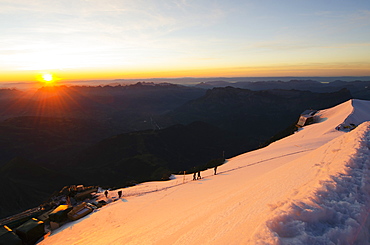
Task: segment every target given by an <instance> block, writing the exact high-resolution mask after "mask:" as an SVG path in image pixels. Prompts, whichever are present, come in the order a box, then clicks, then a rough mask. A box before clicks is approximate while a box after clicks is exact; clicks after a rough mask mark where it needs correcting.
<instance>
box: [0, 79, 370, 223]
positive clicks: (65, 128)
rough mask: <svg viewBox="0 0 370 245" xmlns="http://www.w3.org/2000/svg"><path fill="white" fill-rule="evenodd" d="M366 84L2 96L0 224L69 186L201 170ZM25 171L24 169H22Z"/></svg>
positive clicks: (61, 90) (139, 87)
mask: <svg viewBox="0 0 370 245" xmlns="http://www.w3.org/2000/svg"><path fill="white" fill-rule="evenodd" d="M368 83H369V82H348V83H347V82H345V83H343V82H336V83H335V84H337V85H338V86H337V85H336V86H334V87H336V88H338V90H335V91H334V92H325V93H318V92H312V91H309V90H310V89H303V88H304V87H305V88H307V87H308V88H309V87H310V86H309V84H313V85H312V88H311V90H314V89H316V87H315V86H321V85H318V84H317V82H312V81H309V82H307V81H302V83H301V84H300V83H299V82H297V81H292V82H288V83H286V84H284V83H282V82H276V86H278V85H279V86H280V85H281V84H282V86H288V85H289V84H291V85H292V84H300V85H301V87H302V90H298V89H296V88H295V89H288V90H282V89H269V90H258V89H256V90H255V91H253V90H250V89H244V88H235V87H231V86H226V87H215V88H212V89H209V90H207V89H204V88H202V87H199V86H198V87H188V86H182V85H174V84H168V83H164V84H153V83H137V84H134V85H130V86H121V85H117V86H99V87H84V86H72V87H67V86H61V87H54V88H41V89H39V90H38V91H36V93H32V94H30V93H27V92H22V91H19V90H13V89H1V90H0V95H1V96H0V110H1V113H0V118H1V120H2V121H1V122H0V179H1V180H2V181H0V183H1V185H0V187H1V188H2V189H3V190H5V191H4V195H3V196H4V197H6V198H4V199H2V200H5V201H4V202H7V203H16V204H17V205H14V206H11V205H8V204H6V205H5V204H4V206H3V204H0V205H1V206H2V207H6V208H5V209H4V208H3V209H2V210H0V211H1V213H0V217H4V216H6V215H9V214H12V213H14V212H18V211H19V210H20V209H22V208H29V207H32V206H33V205H35V203H36V201H27V200H28V199H27V198H29V196H30V195H31V196H33V195H34V196H35V197H38V198H36V199H37V200H41V199H42V198H47V197H48V193H49V194H51V193H52V190H55V188H59V187H60V186H63V185H66V184H70V183H72V182H74V184H94V185H105V186H111V187H113V186H116V187H119V186H124V185H129V184H133V183H137V182H141V181H146V180H159V179H163V178H164V179H165V178H168V176H169V174H170V173H174V172H176V173H177V172H180V171H185V170H186V171H194V170H196V169H201V168H205V167H206V166H210V164H214V163H215V161H214V160H215V159H216V160H217V159H220V158H221V157H222V154H223V152H225V157H227V158H229V157H232V156H235V155H238V154H240V153H242V152H246V151H249V150H252V149H256V148H258V147H259V146H261V145H265V143H266V142H269V141H270V139H271V137H273V136H274V135H276V134H279V137H283V136H285V135H286V134H289V133H291V132H292V131H293V130H294V125H295V123H296V121H297V119H298V117H299V114H300V113H301V112H302V111H304V110H306V109H310V108H312V109H324V108H328V107H332V106H334V105H336V104H339V103H341V102H344V101H347V100H348V99H350V98H354V97H355V96H354V95H353V94H355V95H356V96H364V97H366V96H369V94H370V92H369V90H368V89H367V88H365V87H364V86H367V84H368ZM226 84H228V83H226ZM266 84H269V86H270V84H273V83H263V84H261V86H262V85H263V86H265V85H266ZM319 84H321V83H319ZM219 85H220V84H219ZM228 85H230V84H228ZM255 86H257V84H256V85H255ZM289 86H290V85H289ZM341 86H342V87H341ZM343 86H345V87H344V88H343ZM361 86H362V89H360V88H361ZM303 90H305V91H303ZM361 98H363V97H361ZM286 129H289V130H286ZM284 130H285V131H284ZM283 131H284V132H283ZM275 138H276V137H275ZM216 162H217V163H218V162H219V161H216ZM207 164H208V165H207ZM26 165H27V166H33V167H32V169H33V171H26V172H25V171H23V170H22V168H23V167H22V166H26ZM40 173H42V174H40ZM56 173H58V174H56ZM43 176H44V177H43ZM18 179H20V180H22V179H24V180H25V181H18ZM47 181H50V183H52V184H50V186H49V187H50V188H49V187H48V188H46V187H45V186H44V185H45V184H46V183H47ZM75 181H76V182H78V183H75ZM8 184H11V185H13V186H14V188H13V187H12V188H7V185H8ZM15 192H16V193H17V195H14V193H15ZM30 200H31V199H30Z"/></svg>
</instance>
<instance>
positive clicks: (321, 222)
mask: <svg viewBox="0 0 370 245" xmlns="http://www.w3.org/2000/svg"><path fill="white" fill-rule="evenodd" d="M368 113H369V111H368ZM352 115H355V114H351V116H352ZM356 116H358V115H356ZM349 119H352V118H349ZM352 120H353V119H352ZM369 147H370V122H364V123H362V124H361V125H360V126H359V127H357V128H356V129H355V130H354V131H352V132H349V133H347V134H344V135H342V136H340V137H338V138H336V139H334V140H332V141H330V142H329V143H327V144H325V145H324V146H322V147H320V148H318V149H317V150H315V151H313V152H311V153H310V155H312V158H315V157H314V156H315V155H316V156H318V157H316V159H314V160H313V159H312V161H302V162H301V163H299V164H301V165H302V164H304V165H308V166H309V168H311V169H315V170H314V172H315V175H316V178H313V179H312V178H311V179H309V180H307V182H306V183H305V185H306V186H317V188H316V190H312V192H311V191H310V190H308V192H307V191H306V190H305V189H304V187H303V186H302V189H300V190H299V191H298V192H303V195H299V193H297V196H298V198H297V199H294V200H291V201H289V202H288V203H286V204H284V205H283V206H282V207H280V208H278V210H276V212H275V213H273V214H272V216H273V218H272V219H270V220H269V221H268V222H267V223H266V225H265V227H263V228H262V230H261V231H260V232H259V233H258V234H257V235H256V237H255V241H256V244H368V243H369V239H370V231H369V227H370V219H369V218H368V215H369V210H370V148H369ZM306 168H307V166H306ZM302 196H303V197H302Z"/></svg>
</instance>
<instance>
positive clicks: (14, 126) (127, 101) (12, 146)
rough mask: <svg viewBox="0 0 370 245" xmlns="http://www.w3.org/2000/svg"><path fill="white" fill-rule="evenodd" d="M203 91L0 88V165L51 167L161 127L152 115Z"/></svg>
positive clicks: (154, 87)
mask: <svg viewBox="0 0 370 245" xmlns="http://www.w3.org/2000/svg"><path fill="white" fill-rule="evenodd" d="M204 93H205V90H203V89H197V88H189V87H185V86H180V85H172V84H148V83H137V84H134V85H130V86H115V87H111V86H105V87H80V86H74V87H67V86H60V87H45V88H41V89H39V90H37V91H36V92H35V93H32V94H31V93H25V92H20V91H17V90H9V89H4V90H0V94H6V96H4V97H1V99H0V108H1V109H2V110H1V112H0V119H2V120H4V121H2V122H0V166H1V164H4V163H5V162H7V161H9V160H11V159H12V158H14V157H16V156H23V157H25V158H28V159H31V160H35V161H38V162H40V163H50V162H52V161H54V159H57V158H58V157H59V156H60V154H62V155H63V154H66V153H67V154H71V153H74V152H76V151H80V150H82V149H83V148H85V147H87V146H88V145H91V144H94V143H97V142H98V141H100V140H102V139H104V138H108V137H111V136H114V135H116V134H120V133H125V132H130V131H137V130H145V129H154V128H161V127H162V125H158V123H156V121H155V120H154V118H155V117H156V116H158V115H160V114H163V113H166V112H168V111H171V110H172V109H174V108H176V107H178V106H180V105H182V104H184V103H185V102H187V101H189V100H191V99H194V98H198V97H200V96H202V95H204ZM163 126H168V125H163Z"/></svg>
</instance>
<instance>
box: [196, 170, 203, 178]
mask: <svg viewBox="0 0 370 245" xmlns="http://www.w3.org/2000/svg"><path fill="white" fill-rule="evenodd" d="M201 178H202V177H200V171H198V177H197V179H201Z"/></svg>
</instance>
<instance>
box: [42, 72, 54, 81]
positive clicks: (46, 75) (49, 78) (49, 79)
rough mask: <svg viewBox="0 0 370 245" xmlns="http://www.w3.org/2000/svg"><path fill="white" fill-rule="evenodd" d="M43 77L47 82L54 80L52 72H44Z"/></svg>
mask: <svg viewBox="0 0 370 245" xmlns="http://www.w3.org/2000/svg"><path fill="white" fill-rule="evenodd" d="M42 79H43V80H44V81H45V82H47V83H50V82H52V81H53V75H52V74H50V73H46V74H42Z"/></svg>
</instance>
